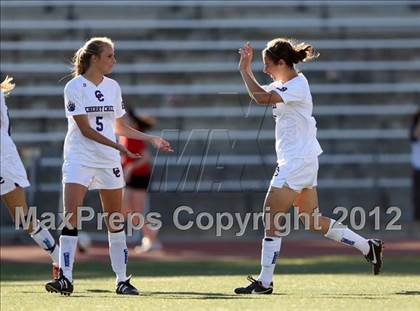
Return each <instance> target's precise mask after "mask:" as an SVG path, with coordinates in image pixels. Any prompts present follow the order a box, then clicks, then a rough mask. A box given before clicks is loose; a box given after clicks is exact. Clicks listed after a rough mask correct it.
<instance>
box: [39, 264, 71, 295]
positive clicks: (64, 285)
mask: <svg viewBox="0 0 420 311" xmlns="http://www.w3.org/2000/svg"><path fill="white" fill-rule="evenodd" d="M45 289H46V290H47V292H50V293H60V294H61V295H65V296H70V294H71V293H73V284H72V283H71V282H70V281H69V279H68V278H66V277H65V276H64V275H63V270H61V269H60V273H59V276H58V278H57V279H54V280H52V281H51V282H48V283H47V284H45Z"/></svg>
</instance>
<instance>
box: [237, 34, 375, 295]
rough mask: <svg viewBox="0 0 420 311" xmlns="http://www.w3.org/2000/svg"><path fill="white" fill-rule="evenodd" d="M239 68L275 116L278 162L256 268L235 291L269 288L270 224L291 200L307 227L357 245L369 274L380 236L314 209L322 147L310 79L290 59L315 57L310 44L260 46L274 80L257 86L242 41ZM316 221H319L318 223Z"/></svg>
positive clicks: (276, 240)
mask: <svg viewBox="0 0 420 311" xmlns="http://www.w3.org/2000/svg"><path fill="white" fill-rule="evenodd" d="M239 54H240V61H239V70H240V73H241V75H242V79H243V81H244V83H245V86H246V88H247V90H248V93H249V96H250V97H251V98H252V99H253V100H255V101H256V102H257V103H258V104H261V105H270V106H272V108H273V109H272V112H273V117H274V119H275V138H276V143H275V149H276V155H277V168H276V170H275V172H274V175H273V177H272V179H271V183H270V187H269V189H268V191H267V195H266V198H265V202H264V216H265V218H264V219H265V225H266V226H265V236H264V238H263V241H262V250H261V272H260V274H259V276H258V278H257V279H254V278H252V277H248V280H249V281H250V282H251V283H250V284H249V285H248V286H246V287H239V288H236V289H235V293H236V294H271V293H272V292H273V282H272V279H273V274H274V268H275V264H276V259H277V258H278V256H279V254H280V246H281V241H282V238H281V234H279V231H278V230H276V226H275V225H274V224H275V223H276V221H278V219H279V218H278V217H276V214H278V213H286V212H288V210H289V209H290V207H291V206H293V205H294V206H295V207H296V208H298V209H299V213H303V214H305V215H307V216H309V217H306V218H307V219H308V222H309V224H307V225H309V228H310V229H311V230H312V231H315V232H318V233H320V234H322V235H324V236H325V237H326V238H329V239H332V240H334V241H337V242H341V243H343V244H346V245H349V246H352V247H355V248H357V249H358V250H359V251H360V252H361V253H362V254H363V255H364V256H365V257H366V259H367V260H368V261H369V262H371V263H372V265H373V272H374V274H378V273H379V272H380V269H381V266H382V245H383V242H382V241H381V240H377V239H365V238H364V237H362V236H360V235H358V234H357V233H355V232H353V231H352V230H350V229H349V228H347V227H345V226H343V225H341V224H340V223H338V222H336V221H335V220H333V219H330V218H328V217H324V216H321V215H319V214H318V215H317V214H316V213H314V211H315V210H316V209H317V207H318V196H317V191H316V186H317V175H318V156H319V155H320V154H321V153H322V149H321V147H320V145H319V143H318V140H317V138H316V131H317V129H316V122H315V119H314V118H313V116H312V108H313V105H312V96H311V91H310V88H309V83H308V80H307V79H306V77H305V76H304V75H303V73H298V72H297V71H296V69H295V67H294V65H295V64H297V63H299V62H303V61H306V60H310V59H312V58H315V57H317V55H316V54H315V53H314V50H313V48H312V46H311V45H308V44H305V43H296V42H294V41H292V40H289V39H283V38H277V39H274V40H271V41H269V42H268V43H267V46H266V47H265V49H264V50H263V53H262V56H263V62H264V72H265V73H266V74H267V75H269V76H270V77H271V79H272V80H273V82H272V83H271V84H270V85H268V86H262V85H260V84H259V83H258V81H257V80H256V79H255V77H254V75H253V72H252V68H251V63H252V57H253V48H252V46H251V45H250V44H249V43H247V44H245V45H244V46H243V47H242V48H240V49H239ZM317 224H318V225H317Z"/></svg>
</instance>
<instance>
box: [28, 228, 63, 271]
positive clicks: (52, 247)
mask: <svg viewBox="0 0 420 311" xmlns="http://www.w3.org/2000/svg"><path fill="white" fill-rule="evenodd" d="M31 238H32V239H33V240H34V241H35V242H36V244H38V245H39V247H41V248H42V249H43V250H45V251H46V252H47V253H48V255H50V257H51V259H52V261H53V263H54V264H56V265H58V261H59V247H58V245H57V244H56V243H55V240H54V238H53V237H52V235H51V233H50V232H49V231H48V230H46V229H44V228H42V227H41V226H40V225H39V224H38V225H37V227H36V228H35V229H34V231H33V232H32V233H31Z"/></svg>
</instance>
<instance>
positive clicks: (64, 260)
mask: <svg viewBox="0 0 420 311" xmlns="http://www.w3.org/2000/svg"><path fill="white" fill-rule="evenodd" d="M76 247H77V236H70V235H62V236H60V263H59V267H60V268H61V269H62V270H63V274H64V276H65V277H66V278H68V279H69V281H70V282H73V263H74V255H75V253H76Z"/></svg>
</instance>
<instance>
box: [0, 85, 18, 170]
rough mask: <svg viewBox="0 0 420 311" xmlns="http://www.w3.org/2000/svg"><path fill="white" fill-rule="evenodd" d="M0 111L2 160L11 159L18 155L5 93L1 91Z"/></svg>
mask: <svg viewBox="0 0 420 311" xmlns="http://www.w3.org/2000/svg"><path fill="white" fill-rule="evenodd" d="M0 105H1V106H0V110H1V123H0V131H1V159H2V160H3V158H5V157H10V156H13V155H15V154H16V146H15V144H14V143H13V141H12V138H11V137H10V121H9V114H8V110H7V106H6V101H5V99H4V93H3V91H1V95H0ZM2 162H3V161H2Z"/></svg>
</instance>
